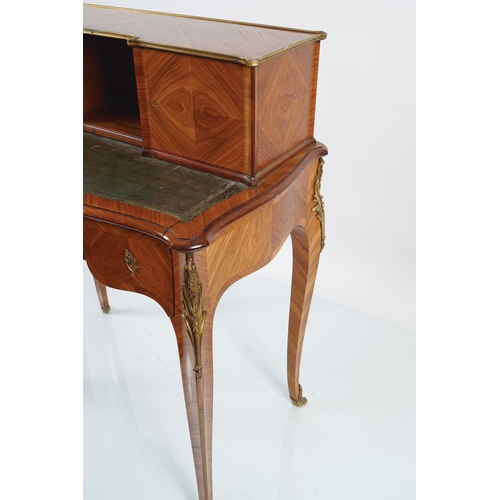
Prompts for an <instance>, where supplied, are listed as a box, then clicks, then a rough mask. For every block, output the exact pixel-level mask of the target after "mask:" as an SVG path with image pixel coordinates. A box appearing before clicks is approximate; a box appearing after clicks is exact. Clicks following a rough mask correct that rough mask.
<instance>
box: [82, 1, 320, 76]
mask: <svg viewBox="0 0 500 500" xmlns="http://www.w3.org/2000/svg"><path fill="white" fill-rule="evenodd" d="M83 6H84V7H89V8H98V9H108V10H120V11H127V12H136V13H139V14H151V15H155V14H156V15H162V16H170V17H181V18H187V19H195V20H198V21H210V22H215V23H226V24H236V25H241V26H250V27H255V28H265V29H274V30H281V31H290V32H294V33H303V34H309V35H311V36H310V37H308V38H306V39H304V40H300V41H298V42H295V43H292V44H289V45H286V46H285V47H283V48H281V49H278V50H275V51H274V52H270V53H269V54H265V55H263V56H262V58H260V59H245V58H244V57H241V56H236V55H231V54H222V53H219V52H209V51H204V50H199V49H198V50H197V49H188V48H185V47H179V46H174V45H166V44H159V43H152V42H147V41H142V40H139V37H138V36H136V35H127V34H125V33H119V32H111V31H100V30H98V29H92V28H84V29H83V32H84V33H85V34H87V35H98V36H106V37H110V38H121V39H125V40H126V41H127V44H128V45H129V46H131V47H141V48H146V49H156V50H165V51H167V52H174V53H177V54H186V55H192V56H198V57H206V58H208V59H217V60H219V61H226V62H234V63H238V64H243V65H245V66H248V67H251V68H254V67H257V66H260V65H261V64H262V63H263V62H265V61H267V60H269V59H272V58H273V57H276V56H279V55H281V54H284V53H285V52H289V51H291V50H293V49H295V48H297V47H300V46H302V45H306V44H308V43H312V42H316V41H320V40H325V39H326V37H327V34H326V33H325V32H324V31H311V30H301V29H297V28H285V27H283V26H271V25H266V24H254V23H245V22H242V21H230V20H227V19H215V18H209V17H197V16H188V15H182V14H171V13H168V12H157V11H148V10H141V9H130V8H123V7H111V6H106V5H94V4H86V3H84V4H83Z"/></svg>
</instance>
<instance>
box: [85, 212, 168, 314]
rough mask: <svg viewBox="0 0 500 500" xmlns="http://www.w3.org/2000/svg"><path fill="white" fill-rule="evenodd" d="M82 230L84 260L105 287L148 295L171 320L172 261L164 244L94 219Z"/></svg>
mask: <svg viewBox="0 0 500 500" xmlns="http://www.w3.org/2000/svg"><path fill="white" fill-rule="evenodd" d="M83 229H84V232H83V234H84V238H83V252H84V255H85V259H86V261H87V264H88V266H89V269H90V271H91V273H92V274H93V275H94V276H95V277H96V278H97V279H98V280H99V281H100V282H101V283H102V284H103V285H107V286H110V287H112V288H118V289H120V290H126V291H130V292H138V293H142V294H143V295H147V296H148V297H151V298H152V299H154V300H156V301H157V302H158V303H159V304H160V305H161V306H162V307H163V309H164V310H165V312H166V313H167V314H168V315H169V316H172V314H173V311H174V308H173V287H172V257H171V253H170V249H169V248H168V246H167V245H166V244H165V243H163V242H162V241H160V240H158V239H156V238H153V237H152V236H148V235H145V234H142V233H139V232H138V231H133V230H131V229H125V228H123V227H120V226H115V225H113V224H108V223H106V222H100V221H96V220H92V219H86V218H85V219H84V220H83Z"/></svg>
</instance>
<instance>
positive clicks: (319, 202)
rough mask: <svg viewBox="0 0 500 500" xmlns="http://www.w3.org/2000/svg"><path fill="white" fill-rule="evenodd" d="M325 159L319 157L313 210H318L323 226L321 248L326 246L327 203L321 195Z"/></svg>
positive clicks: (317, 215)
mask: <svg viewBox="0 0 500 500" xmlns="http://www.w3.org/2000/svg"><path fill="white" fill-rule="evenodd" d="M324 164H325V160H324V159H323V158H320V159H319V162H318V171H317V172H316V178H315V179H314V196H313V201H314V204H315V205H314V207H313V212H316V217H317V218H318V220H319V222H320V226H321V250H323V248H325V240H326V236H325V204H324V202H323V196H321V177H322V176H323V165H324Z"/></svg>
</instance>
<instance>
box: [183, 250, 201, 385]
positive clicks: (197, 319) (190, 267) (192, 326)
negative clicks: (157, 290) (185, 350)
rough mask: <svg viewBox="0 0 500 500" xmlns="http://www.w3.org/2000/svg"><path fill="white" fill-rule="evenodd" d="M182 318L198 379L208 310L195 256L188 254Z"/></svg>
mask: <svg viewBox="0 0 500 500" xmlns="http://www.w3.org/2000/svg"><path fill="white" fill-rule="evenodd" d="M181 301H182V319H183V320H184V324H185V325H186V331H187V333H188V335H189V339H190V340H191V344H192V345H193V350H194V357H195V364H196V366H195V367H194V368H193V371H194V372H195V373H196V380H200V379H201V378H202V375H203V374H202V364H201V341H202V338H203V328H204V326H205V319H206V316H207V312H206V311H205V310H204V309H203V297H202V285H201V282H200V276H199V274H198V270H197V269H196V264H195V263H194V260H193V257H191V256H186V264H185V265H184V278H183V280H182V285H181Z"/></svg>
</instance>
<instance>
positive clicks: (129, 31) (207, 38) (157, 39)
mask: <svg viewBox="0 0 500 500" xmlns="http://www.w3.org/2000/svg"><path fill="white" fill-rule="evenodd" d="M83 26H84V31H85V32H86V33H96V34H102V35H106V36H110V35H111V36H118V37H121V38H124V39H127V40H128V42H129V44H130V45H131V46H150V47H153V48H157V49H162V48H164V49H168V50H169V51H170V52H176V51H179V52H181V53H194V54H196V55H199V56H203V57H219V58H221V57H223V58H225V59H226V60H231V61H233V62H239V63H242V64H250V65H252V64H254V65H255V64H259V62H261V61H263V60H266V59H268V58H269V57H272V56H273V55H274V54H275V53H281V52H283V51H286V50H289V49H291V48H293V47H296V46H300V45H302V44H305V43H310V42H311V41H313V40H321V39H324V38H326V33H324V32H322V31H307V30H297V29H292V28H283V27H275V26H274V27H272V26H263V25H257V24H249V23H242V22H236V21H227V20H216V19H204V18H199V17H194V16H179V15H176V14H167V13H163V12H150V11H149V12H148V11H141V10H134V9H124V8H116V7H105V6H98V5H91V4H84V9H83Z"/></svg>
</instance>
